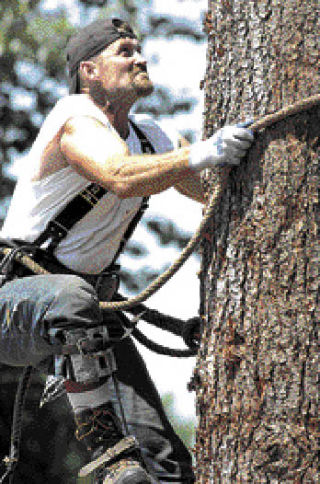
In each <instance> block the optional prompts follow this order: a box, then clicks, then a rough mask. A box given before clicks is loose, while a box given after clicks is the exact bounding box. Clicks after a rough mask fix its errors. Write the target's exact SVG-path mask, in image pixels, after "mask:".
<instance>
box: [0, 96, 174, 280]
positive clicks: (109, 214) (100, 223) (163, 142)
mask: <svg viewBox="0 0 320 484" xmlns="http://www.w3.org/2000/svg"><path fill="white" fill-rule="evenodd" d="M81 115H85V116H92V117H94V118H96V119H98V120H99V121H100V122H102V123H103V124H104V125H105V126H107V127H108V128H109V129H110V152H109V153H108V155H109V154H113V153H117V152H118V150H119V144H118V143H119V142H118V141H117V139H116V138H115V137H114V136H113V134H112V133H113V129H114V128H113V127H112V126H111V124H110V122H109V120H108V118H107V117H106V116H105V115H104V113H103V112H102V111H101V110H100V109H99V108H98V107H97V106H96V105H95V104H94V103H93V102H92V101H91V100H90V99H89V98H88V97H87V96H86V95H84V94H74V95H71V96H67V97H65V98H63V99H61V100H60V101H58V103H57V104H56V106H55V107H54V108H53V110H52V111H51V112H50V114H49V115H48V117H47V118H46V120H45V122H44V123H43V125H42V127H41V130H40V132H39V134H38V137H37V139H36V141H35V142H34V145H33V147H32V149H31V150H30V152H29V154H28V156H27V157H26V160H25V162H24V173H23V174H21V175H20V177H19V179H18V182H17V185H16V188H15V191H14V194H13V197H12V201H11V204H10V207H9V210H8V214H7V217H6V220H5V222H4V225H3V227H2V230H1V232H0V236H1V237H4V238H15V239H23V240H25V241H27V242H32V241H34V240H35V239H36V238H37V237H38V236H39V235H40V233H42V232H43V230H44V229H45V227H46V225H47V223H48V222H49V221H50V220H52V219H53V218H54V217H55V215H56V214H57V213H58V212H59V211H60V210H61V209H62V208H63V207H64V206H66V205H67V203H68V202H69V201H70V200H72V199H73V198H74V197H75V195H76V194H77V193H78V192H79V191H81V190H82V189H84V188H85V187H86V186H88V185H89V184H90V183H91V182H90V181H89V180H87V179H86V178H84V177H83V176H81V175H79V174H78V173H77V172H76V171H75V170H74V169H73V168H72V167H71V166H68V167H65V168H62V169H61V170H59V171H58V172H56V173H53V174H52V175H49V176H47V177H46V178H44V179H42V180H40V181H36V182H34V181H32V177H33V176H34V173H35V172H36V170H37V168H38V166H39V163H40V160H41V156H42V153H43V151H44V149H45V148H46V146H47V145H48V143H49V142H50V141H51V140H52V139H53V138H54V137H55V135H56V134H57V133H58V131H59V130H60V128H61V127H62V126H63V125H64V124H65V122H66V121H67V120H68V119H69V118H71V117H74V116H81ZM130 118H131V119H132V120H133V121H134V122H135V123H136V124H137V125H138V126H139V127H140V128H141V129H142V131H143V132H144V133H145V134H146V136H147V138H148V139H149V141H150V142H151V144H152V145H153V147H154V149H155V151H156V152H157V153H165V152H168V151H171V150H172V149H173V148H174V146H175V145H176V143H175V141H173V140H172V139H170V138H169V137H168V135H167V134H165V133H164V132H163V131H162V130H161V128H160V127H159V126H158V125H157V124H156V123H155V122H154V121H153V120H152V119H151V118H150V117H148V116H144V115H135V116H130ZM126 143H127V145H128V148H129V150H130V153H132V154H139V153H141V144H140V141H139V139H138V137H137V135H136V133H135V132H134V130H133V129H132V127H131V126H130V134H129V136H128V138H127V140H126ZM141 201H142V198H141V197H133V198H127V199H120V198H118V197H117V196H116V195H115V194H114V193H112V192H107V193H106V194H105V195H104V196H103V197H102V198H101V200H100V201H99V202H98V203H97V205H96V206H95V207H94V208H93V209H92V210H90V211H89V212H88V213H87V214H86V215H85V216H84V217H83V218H82V219H81V220H80V221H79V222H77V223H76V224H75V225H74V226H73V227H72V228H71V229H70V231H69V233H68V235H67V236H66V238H65V239H63V240H62V241H61V242H60V244H59V245H58V247H57V249H56V252H55V256H56V257H57V259H58V260H59V261H60V262H62V263H63V264H65V265H66V266H68V267H69V268H70V269H72V270H74V271H77V272H83V273H88V274H98V273H99V272H101V271H102V270H103V269H104V268H105V267H107V266H108V265H109V264H110V263H111V262H112V260H113V257H114V255H115V254H116V252H117V250H118V247H119V244H120V242H121V239H122V236H123V234H124V233H125V231H126V229H127V227H128V225H129V223H130V221H131V220H132V218H133V217H134V215H135V214H136V212H137V210H138V209H139V207H140V205H141Z"/></svg>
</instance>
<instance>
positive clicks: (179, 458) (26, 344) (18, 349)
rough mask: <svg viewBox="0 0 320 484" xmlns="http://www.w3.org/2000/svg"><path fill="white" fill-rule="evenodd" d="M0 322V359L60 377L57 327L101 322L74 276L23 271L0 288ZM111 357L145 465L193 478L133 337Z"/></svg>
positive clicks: (172, 478)
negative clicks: (23, 274)
mask: <svg viewBox="0 0 320 484" xmlns="http://www.w3.org/2000/svg"><path fill="white" fill-rule="evenodd" d="M109 319H110V316H109ZM0 322H1V338H0V362H1V363H4V364H6V365H11V366H26V365H32V366H34V367H37V368H39V369H40V370H41V371H45V372H47V373H53V374H55V375H56V376H64V377H65V376H66V375H64V374H63V369H64V364H63V359H64V358H65V357H61V356H59V357H57V356H56V355H57V354H59V353H60V351H61V340H60V335H61V331H65V330H68V329H69V330H71V329H77V328H83V327H86V328H88V327H94V326H97V325H101V324H102V323H103V313H102V311H101V310H100V308H99V301H98V298H97V295H96V293H95V290H94V289H93V287H92V286H91V285H90V284H88V283H87V282H86V281H84V280H83V279H82V278H80V277H77V276H74V275H62V274H55V275H45V276H29V277H24V278H21V279H16V280H13V281H11V282H7V283H6V284H4V286H2V287H1V288H0ZM114 356H115V359H116V363H117V368H118V369H117V372H116V376H117V380H118V382H119V389H120V394H121V397H122V398H121V399H122V404H123V406H124V410H125V414H126V419H127V422H128V426H129V430H130V432H131V433H132V434H134V435H135V436H136V437H137V439H138V441H139V442H140V446H141V449H142V451H143V453H144V455H145V458H146V460H147V461H148V463H149V465H150V466H151V469H152V470H153V471H154V473H155V474H156V476H157V478H158V479H159V480H160V481H161V482H162V483H166V482H168V483H169V482H176V483H192V482H194V477H193V471H192V465H191V457H190V454H189V452H188V450H187V449H186V447H185V446H184V444H183V443H182V442H181V440H180V439H179V437H178V436H177V435H176V434H175V433H174V431H173V429H172V427H171V425H170V422H169V421H168V419H167V417H166V415H165V413H164V410H163V407H162V404H161V400H160V397H159V395H158V392H157V390H156V389H155V386H154V384H153V382H152V380H151V378H150V376H149V374H148V371H147V369H146V366H145V364H144V361H143V360H142V358H141V356H140V354H139V353H138V351H137V349H136V347H135V345H134V343H133V341H132V340H131V339H130V338H126V339H125V340H123V341H122V342H121V343H119V344H117V345H115V347H114ZM57 362H58V363H59V364H58V365H57ZM108 384H109V395H108V399H109V400H110V401H111V402H112V403H113V405H114V410H115V412H116V413H118V415H119V405H118V403H117V398H116V395H115V390H114V387H113V384H112V379H111V378H110V379H109V383H108ZM119 417H120V415H119Z"/></svg>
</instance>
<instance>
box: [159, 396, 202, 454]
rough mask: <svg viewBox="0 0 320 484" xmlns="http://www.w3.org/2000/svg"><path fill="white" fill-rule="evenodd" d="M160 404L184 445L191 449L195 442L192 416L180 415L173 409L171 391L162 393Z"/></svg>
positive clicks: (173, 403)
mask: <svg viewBox="0 0 320 484" xmlns="http://www.w3.org/2000/svg"><path fill="white" fill-rule="evenodd" d="M162 404H163V406H164V409H165V412H166V414H167V416H168V418H169V420H170V422H171V425H172V426H173V428H174V430H175V432H176V433H177V435H179V437H180V439H181V440H182V441H183V443H184V444H185V446H186V447H187V448H188V449H189V450H190V451H192V448H193V446H194V444H195V421H194V419H193V418H192V417H188V418H186V417H181V416H180V415H178V414H177V412H176V409H175V402H174V395H173V393H171V392H168V393H165V394H164V395H162Z"/></svg>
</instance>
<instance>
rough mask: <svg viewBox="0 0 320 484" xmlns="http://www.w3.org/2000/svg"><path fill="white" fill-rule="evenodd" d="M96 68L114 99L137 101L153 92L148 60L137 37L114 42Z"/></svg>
mask: <svg viewBox="0 0 320 484" xmlns="http://www.w3.org/2000/svg"><path fill="white" fill-rule="evenodd" d="M96 69H97V70H96V76H97V79H98V83H99V85H100V87H101V89H102V90H104V91H105V92H106V94H107V97H110V99H114V100H115V99H121V98H122V99H123V100H125V99H129V98H130V100H131V101H135V100H136V99H138V98H140V97H145V96H148V95H149V94H151V93H152V91H153V84H152V82H151V81H150V79H149V75H148V72H147V63H146V60H145V59H144V57H143V56H142V55H141V47H140V45H139V43H138V41H137V40H136V39H130V38H121V39H118V40H116V41H115V42H113V43H112V44H111V45H109V46H108V47H107V48H106V49H105V50H103V51H102V52H101V53H100V54H99V56H98V58H97V61H96Z"/></svg>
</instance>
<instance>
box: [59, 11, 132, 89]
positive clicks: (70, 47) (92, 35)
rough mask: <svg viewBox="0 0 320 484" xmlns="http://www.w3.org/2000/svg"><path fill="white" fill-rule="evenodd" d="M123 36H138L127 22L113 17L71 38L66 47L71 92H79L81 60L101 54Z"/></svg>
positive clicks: (99, 21) (94, 24) (94, 23)
mask: <svg viewBox="0 0 320 484" xmlns="http://www.w3.org/2000/svg"><path fill="white" fill-rule="evenodd" d="M123 37H129V38H131V39H136V38H137V36H136V35H135V33H134V32H133V30H132V28H131V27H130V25H129V24H128V23H127V22H124V21H123V20H120V19H117V18H113V19H100V20H96V21H95V22H93V23H91V24H90V25H87V26H86V27H84V28H82V29H81V30H79V31H78V32H77V33H76V34H75V35H73V36H72V37H71V38H70V40H69V42H68V44H67V47H66V54H67V63H68V70H69V91H70V94H75V93H79V82H78V68H79V64H80V62H82V61H84V60H88V59H90V58H91V57H93V56H95V55H97V54H99V53H100V52H101V51H102V50H103V49H105V48H106V47H108V45H110V44H112V43H113V42H115V41H116V40H118V39H120V38H123Z"/></svg>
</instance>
